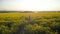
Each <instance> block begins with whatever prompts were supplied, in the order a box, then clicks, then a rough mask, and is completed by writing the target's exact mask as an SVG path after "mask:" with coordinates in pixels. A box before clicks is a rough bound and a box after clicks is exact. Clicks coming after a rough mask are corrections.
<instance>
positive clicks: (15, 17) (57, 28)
mask: <svg viewBox="0 0 60 34" xmlns="http://www.w3.org/2000/svg"><path fill="white" fill-rule="evenodd" d="M59 32H60V12H38V13H34V12H32V13H20V12H15V13H14V12H11V13H0V34H60V33H59Z"/></svg>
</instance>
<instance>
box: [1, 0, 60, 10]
mask: <svg viewBox="0 0 60 34" xmlns="http://www.w3.org/2000/svg"><path fill="white" fill-rule="evenodd" d="M0 10H18V11H19V10H23V11H60V0H0Z"/></svg>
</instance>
